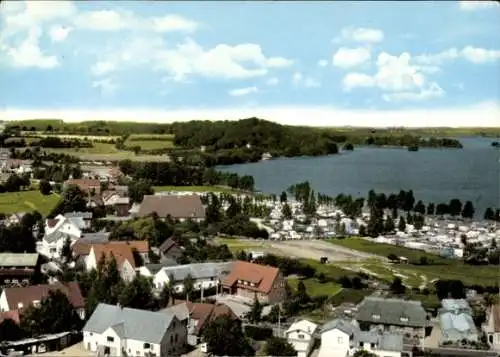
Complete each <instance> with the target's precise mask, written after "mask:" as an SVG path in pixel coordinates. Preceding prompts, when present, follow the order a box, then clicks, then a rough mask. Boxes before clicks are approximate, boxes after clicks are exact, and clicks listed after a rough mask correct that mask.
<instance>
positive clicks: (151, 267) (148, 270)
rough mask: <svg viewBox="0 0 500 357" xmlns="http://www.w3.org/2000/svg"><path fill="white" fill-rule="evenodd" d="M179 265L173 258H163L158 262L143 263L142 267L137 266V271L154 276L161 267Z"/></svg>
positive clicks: (146, 275)
mask: <svg viewBox="0 0 500 357" xmlns="http://www.w3.org/2000/svg"><path fill="white" fill-rule="evenodd" d="M176 265H179V264H177V262H175V261H173V260H168V259H163V260H162V261H160V263H155V264H151V263H150V264H144V265H143V266H142V267H139V268H137V272H138V273H139V274H140V275H142V276H145V277H147V278H154V276H155V275H156V274H157V273H158V272H159V271H160V270H162V269H163V268H167V267H173V266H176Z"/></svg>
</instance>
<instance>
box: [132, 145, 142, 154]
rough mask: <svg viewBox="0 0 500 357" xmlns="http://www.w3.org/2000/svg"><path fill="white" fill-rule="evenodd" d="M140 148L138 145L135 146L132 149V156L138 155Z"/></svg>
mask: <svg viewBox="0 0 500 357" xmlns="http://www.w3.org/2000/svg"><path fill="white" fill-rule="evenodd" d="M141 149H142V148H141V147H140V146H139V145H136V146H134V147H133V148H132V150H133V151H134V154H136V155H139V153H140V152H141Z"/></svg>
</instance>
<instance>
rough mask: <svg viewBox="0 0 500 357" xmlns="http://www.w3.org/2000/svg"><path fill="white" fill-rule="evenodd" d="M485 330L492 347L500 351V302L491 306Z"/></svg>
mask: <svg viewBox="0 0 500 357" xmlns="http://www.w3.org/2000/svg"><path fill="white" fill-rule="evenodd" d="M483 330H484V332H485V333H486V336H487V338H488V343H489V345H490V346H491V348H492V349H493V350H495V351H500V304H497V305H493V306H492V307H491V309H490V311H489V314H488V317H487V319H486V323H485V324H484V327H483Z"/></svg>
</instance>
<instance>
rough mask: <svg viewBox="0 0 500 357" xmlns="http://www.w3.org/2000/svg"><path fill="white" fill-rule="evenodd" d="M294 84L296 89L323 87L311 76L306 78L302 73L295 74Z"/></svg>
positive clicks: (293, 77)
mask: <svg viewBox="0 0 500 357" xmlns="http://www.w3.org/2000/svg"><path fill="white" fill-rule="evenodd" d="M292 84H293V85H294V86H295V87H304V88H319V87H321V83H320V82H319V81H318V80H316V79H314V78H312V77H309V76H304V75H303V74H302V73H300V72H295V73H294V74H293V76H292Z"/></svg>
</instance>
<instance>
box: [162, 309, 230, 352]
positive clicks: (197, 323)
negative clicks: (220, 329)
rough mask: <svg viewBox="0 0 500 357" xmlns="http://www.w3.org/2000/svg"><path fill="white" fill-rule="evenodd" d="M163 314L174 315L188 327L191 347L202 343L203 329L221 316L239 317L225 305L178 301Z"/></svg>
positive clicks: (164, 310) (188, 338) (188, 339)
mask: <svg viewBox="0 0 500 357" xmlns="http://www.w3.org/2000/svg"><path fill="white" fill-rule="evenodd" d="M161 311H163V312H167V313H173V314H174V315H175V316H177V318H178V319H179V320H180V321H181V322H183V323H185V324H186V326H187V334H188V335H187V341H188V344H189V345H191V346H197V345H198V344H199V343H200V342H201V341H202V338H201V336H202V332H203V329H204V328H205V327H206V326H207V325H208V324H209V323H210V322H212V321H213V320H215V319H216V318H218V317H220V316H224V315H226V316H230V317H231V318H233V319H235V320H236V319H238V317H237V316H236V315H235V314H234V313H233V311H232V310H231V308H230V307H229V306H227V305H225V304H209V303H197V302H190V301H182V300H176V301H175V305H173V306H170V307H167V308H165V309H163V310H161Z"/></svg>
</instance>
